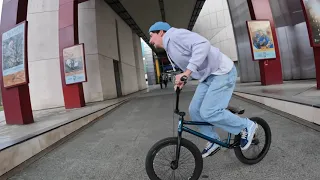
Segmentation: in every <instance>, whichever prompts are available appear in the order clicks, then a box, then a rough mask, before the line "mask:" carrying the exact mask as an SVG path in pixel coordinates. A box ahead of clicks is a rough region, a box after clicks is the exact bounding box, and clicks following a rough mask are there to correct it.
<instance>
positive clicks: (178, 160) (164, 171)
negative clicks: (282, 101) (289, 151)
mask: <svg viewBox="0 0 320 180" xmlns="http://www.w3.org/2000/svg"><path fill="white" fill-rule="evenodd" d="M181 80H182V81H184V83H185V84H186V81H187V78H186V77H182V78H181ZM180 92H181V89H179V88H177V89H176V108H175V110H174V113H175V114H177V115H179V122H178V135H177V137H168V138H165V139H162V140H160V141H158V142H157V143H156V144H154V145H153V146H152V147H151V149H150V150H149V152H148V153H147V156H146V161H145V168H146V171H147V174H148V177H149V178H150V179H151V180H164V179H166V180H168V179H183V180H185V179H189V180H197V179H199V178H200V176H201V173H202V169H203V158H202V155H201V152H200V151H199V149H198V148H197V146H196V145H195V144H194V143H192V142H191V141H190V140H187V139H185V138H182V132H183V131H185V132H188V133H190V134H192V135H195V136H197V137H200V138H202V139H205V140H207V141H210V142H212V143H216V144H219V145H220V146H221V147H224V148H227V149H234V152H235V155H236V157H237V158H238V160H239V161H240V162H242V163H244V164H249V165H252V164H256V163H258V162H260V161H261V160H262V159H263V158H264V157H265V156H266V154H267V153H268V151H269V148H270V144H271V130H270V127H269V125H268V123H267V122H266V121H265V120H263V119H262V118H259V117H252V118H250V120H252V121H254V122H256V123H257V124H258V129H257V131H256V133H255V135H254V137H253V140H252V143H251V145H250V147H249V149H247V150H245V151H242V150H241V148H240V139H241V135H240V134H238V135H232V134H231V133H228V137H227V139H225V140H223V141H220V140H218V139H212V138H210V137H208V136H206V135H204V134H201V133H199V132H197V131H194V130H192V129H190V128H188V127H186V125H203V126H213V125H212V124H210V123H207V122H196V121H186V120H185V118H184V117H185V115H186V113H185V112H181V111H180V110H179V95H180ZM227 109H228V110H229V111H230V112H232V113H234V114H243V113H244V111H245V110H244V109H241V108H237V107H232V106H228V107H227ZM260 130H263V132H264V134H265V136H264V137H258V131H260ZM232 136H234V138H233V139H231V138H232ZM231 140H233V142H232V143H231ZM262 143H264V145H263V146H262V148H260V145H261V144H262ZM170 146H171V150H172V151H170V150H167V149H166V148H168V147H170ZM257 146H258V150H259V151H260V150H261V151H260V152H259V153H257V154H255V155H252V156H251V157H247V154H246V152H247V151H249V150H250V149H251V148H254V149H255V150H256V147H257ZM220 149H221V148H219V149H217V151H215V152H213V153H211V154H210V156H212V155H214V154H215V153H217V152H218V151H219V150H220ZM161 151H163V152H164V153H168V154H169V155H163V154H161ZM183 152H185V153H187V154H189V155H191V157H192V158H188V156H186V154H184V153H183ZM158 155H159V160H157V159H156V158H157V156H158ZM160 155H161V156H160ZM190 159H191V160H193V161H192V162H190ZM187 165H191V168H190V169H186V167H185V166H187ZM157 168H160V169H157ZM179 170H180V171H182V172H180V171H179ZM170 171H171V173H170Z"/></svg>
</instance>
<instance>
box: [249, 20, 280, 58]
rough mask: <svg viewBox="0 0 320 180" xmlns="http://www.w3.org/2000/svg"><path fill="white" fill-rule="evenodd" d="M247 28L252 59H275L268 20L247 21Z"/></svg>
mask: <svg viewBox="0 0 320 180" xmlns="http://www.w3.org/2000/svg"><path fill="white" fill-rule="evenodd" d="M247 28H248V33H249V38H250V46H251V52H252V56H253V60H272V59H276V50H275V45H274V41H273V34H272V30H271V24H270V21H268V20H253V21H247Z"/></svg>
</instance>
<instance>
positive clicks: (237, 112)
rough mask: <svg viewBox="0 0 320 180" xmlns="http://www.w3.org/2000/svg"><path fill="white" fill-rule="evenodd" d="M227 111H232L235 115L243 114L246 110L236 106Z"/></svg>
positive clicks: (229, 107)
mask: <svg viewBox="0 0 320 180" xmlns="http://www.w3.org/2000/svg"><path fill="white" fill-rule="evenodd" d="M227 109H228V110H229V111H231V112H232V113H233V114H243V113H244V111H245V109H244V108H242V107H234V106H230V105H229V106H228V107H227Z"/></svg>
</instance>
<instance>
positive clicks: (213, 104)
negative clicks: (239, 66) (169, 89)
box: [149, 22, 257, 158]
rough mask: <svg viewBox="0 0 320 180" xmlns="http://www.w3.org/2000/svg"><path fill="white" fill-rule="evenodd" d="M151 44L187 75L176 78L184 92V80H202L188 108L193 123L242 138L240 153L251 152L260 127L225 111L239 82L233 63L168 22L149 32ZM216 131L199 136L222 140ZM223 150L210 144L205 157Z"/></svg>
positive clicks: (157, 24)
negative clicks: (256, 132) (206, 123)
mask: <svg viewBox="0 0 320 180" xmlns="http://www.w3.org/2000/svg"><path fill="white" fill-rule="evenodd" d="M149 33H150V42H149V43H150V44H152V45H154V46H155V47H156V48H163V49H164V50H165V51H166V53H167V55H168V59H169V61H170V62H171V64H173V63H172V61H174V63H175V64H176V65H177V66H178V67H179V68H180V69H182V70H183V71H184V72H183V73H181V74H178V75H176V80H175V84H176V86H178V87H180V88H182V87H183V86H184V83H183V82H182V81H181V80H180V79H181V77H182V76H187V77H190V76H191V77H192V78H194V79H198V80H199V84H198V87H197V89H196V91H195V94H194V96H193V98H192V100H191V103H190V106H189V114H190V117H191V119H192V121H205V122H208V123H211V124H212V125H214V126H215V127H218V128H222V129H223V130H225V131H227V132H230V133H232V134H235V135H238V134H239V133H240V134H241V141H240V147H241V150H246V149H248V148H249V146H250V144H251V142H252V139H253V135H254V134H255V131H256V129H257V124H256V123H255V122H253V121H251V120H250V119H248V118H241V117H239V116H237V115H234V114H232V113H231V112H230V111H228V110H226V108H227V107H228V104H229V101H230V99H231V96H232V93H233V90H234V88H235V83H236V79H237V70H236V68H235V66H234V63H233V61H232V60H231V59H230V58H228V57H227V56H226V55H224V54H223V53H222V52H220V50H219V49H218V48H215V47H213V46H212V45H211V44H210V42H209V41H208V40H207V39H205V38H204V37H202V36H200V35H199V34H197V33H195V32H191V31H189V30H186V29H180V28H174V27H171V26H170V25H169V24H168V23H166V22H156V23H155V24H153V25H152V26H151V27H150V29H149ZM215 127H210V126H199V129H200V132H201V133H203V134H204V135H206V136H209V137H211V138H214V139H220V138H219V135H218V134H217V133H216V131H215ZM218 148H220V146H219V145H218V144H215V143H211V142H208V143H207V145H206V147H205V148H204V150H203V151H202V157H203V158H205V157H207V156H209V155H210V154H211V153H212V152H214V151H215V150H217V149H218Z"/></svg>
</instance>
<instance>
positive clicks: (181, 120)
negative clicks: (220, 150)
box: [174, 87, 239, 162]
mask: <svg viewBox="0 0 320 180" xmlns="http://www.w3.org/2000/svg"><path fill="white" fill-rule="evenodd" d="M180 92H181V89H179V88H178V87H177V89H176V98H177V99H176V109H175V110H174V113H176V114H177V115H179V116H180V117H179V124H178V144H177V149H176V158H177V159H176V161H177V162H178V161H179V157H180V148H181V144H180V142H181V138H182V132H183V131H185V132H188V133H190V134H193V135H195V136H197V137H200V138H202V139H205V140H207V141H210V142H212V143H216V144H219V145H220V146H222V147H225V148H229V149H231V148H234V147H236V146H239V142H234V143H233V144H230V141H231V133H228V139H227V142H222V141H219V140H217V139H213V138H211V137H208V136H206V135H204V134H202V133H200V132H198V131H194V130H192V129H190V128H188V127H186V126H185V125H198V126H213V125H212V124H210V123H207V122H198V121H185V120H184V116H185V115H186V113H185V112H180V110H179V95H180Z"/></svg>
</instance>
